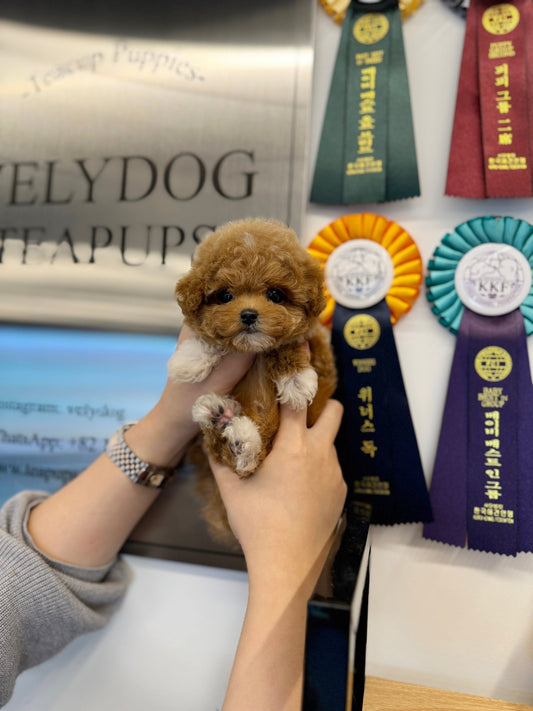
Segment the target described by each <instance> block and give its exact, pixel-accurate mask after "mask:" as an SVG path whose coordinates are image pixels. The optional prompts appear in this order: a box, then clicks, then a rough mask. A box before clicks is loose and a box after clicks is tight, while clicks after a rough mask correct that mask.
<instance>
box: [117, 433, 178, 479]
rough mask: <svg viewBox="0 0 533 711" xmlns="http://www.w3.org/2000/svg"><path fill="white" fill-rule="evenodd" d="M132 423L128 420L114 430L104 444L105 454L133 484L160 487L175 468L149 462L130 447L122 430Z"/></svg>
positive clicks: (169, 477)
mask: <svg viewBox="0 0 533 711" xmlns="http://www.w3.org/2000/svg"><path fill="white" fill-rule="evenodd" d="M134 424H135V422H128V423H126V424H125V425H122V427H121V428H120V429H118V430H117V431H116V432H115V434H114V435H113V436H112V437H111V439H110V440H109V442H108V443H107V445H106V449H105V451H106V454H107V456H108V457H109V459H111V461H112V462H113V464H116V465H117V467H118V468H119V469H121V470H122V471H123V472H124V474H125V475H126V476H127V477H128V479H131V481H133V482H134V483H135V484H140V485H141V486H148V487H150V488H152V489H162V488H163V487H164V486H165V485H166V484H167V482H168V481H169V480H170V479H171V478H172V476H173V474H174V472H175V469H174V468H173V467H158V466H156V465H155V464H149V463H148V462H145V461H143V460H142V459H140V457H138V456H137V455H136V454H135V452H133V451H132V450H131V449H130V447H129V446H128V444H127V443H126V441H125V440H124V432H126V431H127V430H129V428H130V427H132V426H133V425H134Z"/></svg>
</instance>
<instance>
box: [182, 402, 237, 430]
mask: <svg viewBox="0 0 533 711" xmlns="http://www.w3.org/2000/svg"><path fill="white" fill-rule="evenodd" d="M240 411H241V406H240V405H239V403H238V402H237V401H236V400H233V398H230V397H221V396H220V395H216V394H215V393H208V394H207V395H201V396H200V397H199V398H198V399H197V400H196V402H195V403H194V405H193V406H192V419H193V420H194V422H198V424H199V425H200V426H201V427H203V428H207V429H220V430H223V429H224V428H225V427H226V426H227V425H228V424H229V423H230V422H231V420H232V418H233V417H234V416H235V415H238V414H239V412H240Z"/></svg>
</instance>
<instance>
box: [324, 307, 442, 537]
mask: <svg viewBox="0 0 533 711" xmlns="http://www.w3.org/2000/svg"><path fill="white" fill-rule="evenodd" d="M358 314H365V315H368V316H371V317H373V318H374V319H376V321H377V322H378V323H379V327H380V332H381V333H380V337H379V339H378V341H377V342H376V343H375V344H374V345H373V346H372V347H370V348H366V349H364V350H359V349H357V348H354V347H353V346H351V345H349V344H348V343H347V342H346V339H345V337H344V327H345V325H346V323H347V322H348V321H349V319H351V318H352V317H353V316H355V315H358ZM332 344H333V348H334V351H335V355H336V360H337V368H338V372H339V386H338V389H337V393H336V395H335V397H337V399H339V400H340V401H341V402H342V403H343V405H344V416H343V421H342V424H341V428H340V431H339V435H338V439H337V443H336V444H337V451H338V454H339V460H340V462H341V466H342V469H343V472H344V474H345V477H346V480H347V484H348V487H349V490H350V495H351V496H353V499H354V500H356V501H361V502H364V503H367V504H370V505H371V506H372V517H371V521H372V523H377V524H396V523H414V522H420V521H422V522H425V521H431V520H432V513H431V505H430V502H429V496H428V491H427V487H426V482H425V478H424V472H423V469H422V464H421V461H420V454H419V451H418V445H417V441H416V435H415V431H414V428H413V423H412V419H411V413H410V409H409V403H408V400H407V394H406V391H405V386H404V382H403V377H402V372H401V367H400V362H399V360H398V353H397V350H396V344H395V340H394V335H393V330H392V324H391V320H390V311H389V308H388V306H387V303H386V301H385V300H383V301H381V302H380V303H379V304H376V305H375V306H372V307H371V308H369V309H365V310H364V311H359V310H351V309H347V308H345V307H343V306H340V305H339V304H336V306H335V311H334V314H333V330H332Z"/></svg>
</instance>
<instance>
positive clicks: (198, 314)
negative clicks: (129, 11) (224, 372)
mask: <svg viewBox="0 0 533 711" xmlns="http://www.w3.org/2000/svg"><path fill="white" fill-rule="evenodd" d="M176 298H177V300H178V303H179V305H180V307H181V309H182V312H183V315H184V320H185V323H186V324H187V325H188V326H190V328H191V329H192V330H193V332H194V334H195V338H194V339H193V342H192V344H191V343H188V345H187V343H186V344H184V346H185V349H184V350H182V348H181V347H180V348H179V349H178V350H177V351H176V353H175V354H174V356H173V357H172V358H171V359H170V361H169V375H170V377H172V378H174V379H175V380H182V381H195V380H196V381H198V380H202V379H204V378H205V377H207V374H208V373H209V371H210V369H211V368H212V367H213V366H214V365H215V364H216V362H217V360H218V359H219V358H220V357H221V356H222V355H223V354H224V353H227V352H229V351H237V352H241V353H245V352H252V353H255V354H256V357H255V360H254V364H253V365H252V367H251V368H250V370H249V371H248V373H247V374H246V376H245V377H244V378H243V380H242V381H241V382H240V383H239V384H238V385H237V386H236V387H235V388H234V390H233V392H232V393H231V397H226V398H221V397H219V396H217V395H207V396H203V397H202V398H199V401H197V403H196V404H195V406H194V408H193V417H194V418H195V419H196V421H198V422H199V423H200V427H201V429H202V433H203V441H204V445H205V447H206V448H207V449H208V450H209V451H210V452H212V453H213V454H214V456H215V457H216V458H217V459H218V460H219V461H221V462H223V463H225V464H228V465H229V466H230V467H231V468H233V469H234V470H235V471H236V472H237V474H238V475H239V476H249V475H250V474H252V473H253V472H254V471H255V470H256V469H257V467H258V466H259V465H260V463H261V462H262V461H263V459H264V458H265V456H266V455H267V454H268V452H269V451H270V448H271V445H272V440H273V438H274V435H275V433H276V431H277V428H278V424H279V402H288V403H289V404H291V406H292V407H295V408H299V409H301V408H304V407H308V424H310V425H311V424H312V423H313V422H314V421H315V420H316V418H317V417H318V415H319V413H320V412H321V410H322V409H323V408H324V406H325V404H326V401H327V399H328V398H329V397H330V396H331V394H332V393H333V391H334V389H335V385H336V373H335V366H334V358H333V354H332V351H331V346H330V344H329V333H328V332H327V330H326V329H324V328H323V326H321V324H320V323H319V321H318V316H319V314H320V312H321V311H322V309H323V308H324V306H325V296H324V288H323V279H322V271H321V268H320V265H319V264H318V262H316V261H315V260H314V259H313V258H312V257H311V256H310V255H309V253H308V252H307V251H306V250H305V249H304V248H303V247H302V246H301V245H300V243H299V241H298V238H297V236H296V234H295V233H294V232H293V231H292V230H291V229H289V228H288V227H286V226H285V225H283V224H282V223H280V222H277V221H275V220H262V219H247V220H240V221H237V222H229V223H227V224H226V225H224V226H222V227H220V228H219V229H218V230H217V231H216V232H214V233H213V234H211V235H210V236H209V237H207V238H206V239H205V240H204V242H202V244H201V245H199V247H198V248H197V250H196V253H195V255H194V259H193V262H192V266H191V269H190V271H189V272H188V273H187V274H186V275H185V276H184V277H183V278H182V279H180V281H179V282H178V283H177V285H176ZM304 342H307V343H308V344H309V349H310V360H309V355H308V354H307V352H306V350H305V348H304V347H303V344H304ZM191 353H194V354H195V355H194V358H193V359H192V360H193V362H192V363H191ZM189 458H190V460H191V461H192V462H193V463H194V464H195V466H196V469H197V471H198V489H199V491H200V493H201V495H202V496H203V498H204V500H205V507H204V516H205V518H206V520H207V521H208V523H209V524H210V527H211V529H212V531H214V532H218V534H219V536H222V537H228V532H229V526H228V522H227V518H226V513H225V511H224V506H223V504H222V501H221V498H220V494H219V492H218V489H217V487H216V484H215V481H214V477H213V476H212V474H211V472H210V469H209V466H208V464H207V460H206V457H205V455H204V454H203V451H202V449H201V446H200V442H199V441H196V442H195V443H193V445H192V446H191V448H190V451H189Z"/></svg>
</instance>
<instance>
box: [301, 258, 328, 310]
mask: <svg viewBox="0 0 533 711" xmlns="http://www.w3.org/2000/svg"><path fill="white" fill-rule="evenodd" d="M306 257H307V259H306V263H305V267H304V274H305V287H306V289H307V310H308V313H309V315H310V316H314V317H318V316H319V315H320V314H321V313H322V311H323V310H324V309H325V308H326V294H325V291H324V277H323V274H322V269H321V267H320V264H319V263H318V261H317V260H316V259H314V258H313V257H312V256H311V255H310V254H307V255H306Z"/></svg>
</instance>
